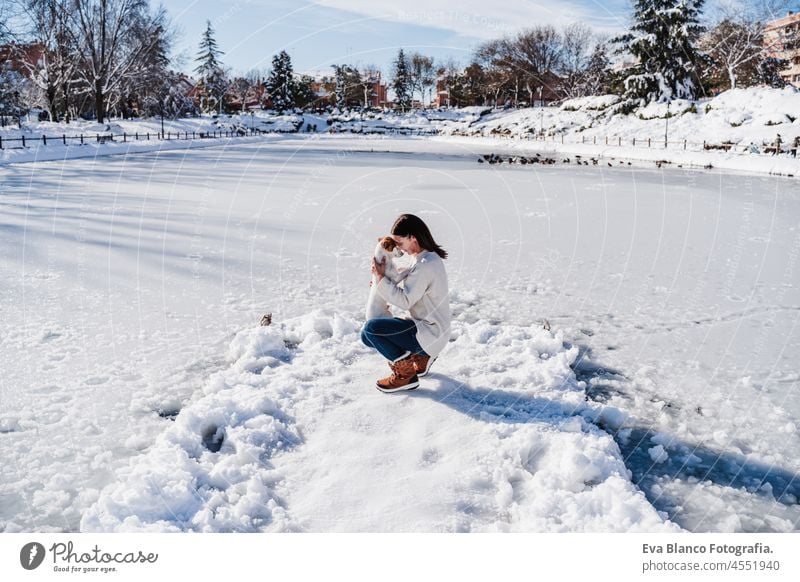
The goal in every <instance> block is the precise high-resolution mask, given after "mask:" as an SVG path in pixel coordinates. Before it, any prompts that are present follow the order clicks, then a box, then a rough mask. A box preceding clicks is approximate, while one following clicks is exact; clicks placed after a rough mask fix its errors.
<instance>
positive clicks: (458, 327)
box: [0, 135, 800, 531]
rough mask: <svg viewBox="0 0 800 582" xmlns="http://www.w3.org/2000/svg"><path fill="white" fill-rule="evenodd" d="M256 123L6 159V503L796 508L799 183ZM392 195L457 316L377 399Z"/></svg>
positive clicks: (465, 521)
mask: <svg viewBox="0 0 800 582" xmlns="http://www.w3.org/2000/svg"><path fill="white" fill-rule="evenodd" d="M247 140H249V138H243V139H242V140H233V141H229V142H222V144H221V145H220V146H217V147H204V148H199V149H197V148H186V147H184V148H182V149H174V150H165V151H153V152H142V153H137V154H135V155H134V154H131V155H126V156H111V157H96V158H90V159H85V160H60V161H58V160H56V161H50V162H34V163H25V164H8V165H4V166H0V184H1V186H0V277H2V281H3V293H2V295H0V315H1V316H2V318H3V322H4V325H3V327H2V335H0V361H1V362H2V370H3V372H4V373H3V374H2V376H0V404H1V406H0V445H2V447H3V449H4V450H5V451H6V457H5V462H4V463H3V465H2V468H0V529H2V530H4V531H31V530H37V531H74V530H79V529H80V530H84V531H137V530H156V531H171V530H198V531H498V530H499V531H676V530H679V529H686V530H691V531H797V530H798V529H800V525H799V524H800V506H798V497H799V496H800V460H798V457H797V455H796V454H795V451H796V450H797V448H798V444H800V443H798V440H799V437H798V431H797V422H798V421H797V419H798V415H799V414H800V405H798V398H797V391H798V384H800V370H799V369H798V365H797V361H796V354H797V353H798V348H799V347H800V345H798V344H800V330H798V326H797V324H798V317H800V293H798V285H800V269H798V264H797V263H798V256H800V227H799V226H798V225H799V224H800V221H799V220H798V217H800V186H798V185H797V182H796V181H795V180H792V179H787V178H780V177H774V176H755V175H748V174H742V173H738V174H733V173H723V172H720V171H718V170H716V169H713V170H710V171H690V170H687V169H678V168H674V167H672V168H667V167H663V168H660V169H659V168H655V167H637V166H635V165H634V166H628V165H627V164H626V165H616V164H615V165H612V167H609V166H608V165H603V164H599V165H597V166H593V165H590V166H581V167H576V166H574V165H567V164H561V165H552V166H544V165H542V164H535V165H526V166H520V165H513V166H512V165H508V164H503V165H489V164H479V163H477V161H476V160H477V158H478V157H479V156H481V155H482V154H486V153H490V152H491V151H493V149H494V148H495V144H494V142H488V141H480V140H476V139H474V138H472V139H467V138H433V139H430V138H416V139H402V138H382V137H380V136H376V137H359V136H339V135H333V136H330V135H325V136H314V137H305V136H295V135H288V136H275V137H272V138H270V139H268V140H264V139H260V138H256V139H255V140H251V141H247ZM168 145H169V146H170V147H175V144H168ZM408 211H411V212H414V213H417V214H419V215H420V216H421V217H423V218H424V219H425V220H426V221H427V222H428V223H429V224H430V226H431V228H432V230H433V232H434V234H435V236H436V238H437V240H438V241H439V242H440V243H441V244H442V245H443V246H444V247H445V248H446V249H447V250H448V251H449V252H450V253H451V257H450V258H449V259H448V261H447V267H448V273H449V276H450V283H451V290H452V308H453V313H454V320H455V321H454V328H453V337H452V342H451V344H450V346H449V347H448V348H447V350H446V352H445V353H444V354H443V356H442V357H441V358H440V360H439V361H438V362H437V364H436V366H435V368H434V373H432V375H431V376H430V377H429V378H428V379H426V380H424V381H423V383H422V387H421V388H420V389H418V390H417V391H415V392H412V393H408V394H403V395H384V394H381V393H379V392H377V391H376V390H375V389H374V387H373V386H374V380H375V379H376V378H378V377H380V376H382V375H384V374H385V373H386V371H387V368H386V365H385V363H383V362H382V361H381V358H380V357H379V356H378V355H376V354H375V353H374V352H371V351H370V350H368V349H366V348H365V347H364V346H363V345H361V343H360V342H359V339H358V330H359V327H360V325H361V323H362V322H363V315H362V310H363V304H364V302H365V300H366V295H367V285H368V281H369V261H368V258H369V255H370V253H371V250H372V248H373V246H374V241H375V238H376V237H378V236H380V235H383V234H386V231H387V230H388V228H389V227H390V225H391V223H392V221H393V219H394V218H395V217H396V215H397V214H399V213H401V212H408ZM265 312H272V313H273V320H274V323H273V325H272V326H269V327H259V326H258V322H259V320H260V318H261V315H262V314H263V313H265ZM545 320H547V321H548V322H549V324H550V328H551V329H550V330H549V331H548V330H546V329H543V322H544V321H545Z"/></svg>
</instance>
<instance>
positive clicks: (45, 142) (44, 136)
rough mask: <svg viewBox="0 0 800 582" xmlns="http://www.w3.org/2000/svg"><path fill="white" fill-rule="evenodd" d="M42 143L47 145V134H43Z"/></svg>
mask: <svg viewBox="0 0 800 582" xmlns="http://www.w3.org/2000/svg"><path fill="white" fill-rule="evenodd" d="M42 145H47V136H46V135H44V134H42Z"/></svg>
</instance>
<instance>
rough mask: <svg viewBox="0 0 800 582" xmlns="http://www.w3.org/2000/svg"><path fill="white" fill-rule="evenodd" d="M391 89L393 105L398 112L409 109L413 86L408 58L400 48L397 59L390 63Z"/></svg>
mask: <svg viewBox="0 0 800 582" xmlns="http://www.w3.org/2000/svg"><path fill="white" fill-rule="evenodd" d="M392 89H393V90H394V101H395V104H396V105H397V106H398V107H399V108H400V110H401V111H405V110H406V109H410V108H411V99H412V91H413V85H412V81H411V74H410V72H409V63H408V58H407V57H406V54H405V53H404V52H403V49H402V48H401V49H400V50H399V51H398V52H397V58H396V59H395V60H394V63H392Z"/></svg>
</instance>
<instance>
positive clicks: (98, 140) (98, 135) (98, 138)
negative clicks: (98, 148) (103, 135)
mask: <svg viewBox="0 0 800 582" xmlns="http://www.w3.org/2000/svg"><path fill="white" fill-rule="evenodd" d="M97 143H100V134H99V133H98V134H97Z"/></svg>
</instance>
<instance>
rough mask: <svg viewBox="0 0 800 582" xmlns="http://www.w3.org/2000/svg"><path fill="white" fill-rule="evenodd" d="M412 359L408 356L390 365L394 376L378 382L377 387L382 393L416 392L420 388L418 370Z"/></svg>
mask: <svg viewBox="0 0 800 582" xmlns="http://www.w3.org/2000/svg"><path fill="white" fill-rule="evenodd" d="M412 357H413V356H408V357H406V358H403V359H402V360H398V361H397V362H395V363H394V364H390V365H391V367H392V375H391V376H388V377H386V378H381V379H380V380H378V381H377V382H376V383H375V387H376V388H377V389H378V390H380V391H381V392H387V393H388V392H402V391H403V390H415V389H416V388H417V387H418V386H419V378H417V370H416V369H415V368H414V360H412Z"/></svg>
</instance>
